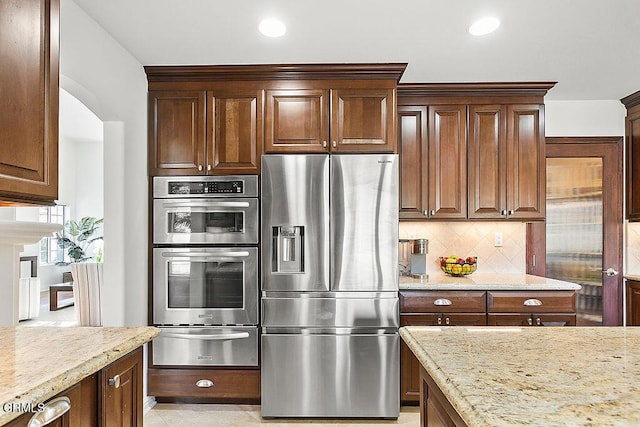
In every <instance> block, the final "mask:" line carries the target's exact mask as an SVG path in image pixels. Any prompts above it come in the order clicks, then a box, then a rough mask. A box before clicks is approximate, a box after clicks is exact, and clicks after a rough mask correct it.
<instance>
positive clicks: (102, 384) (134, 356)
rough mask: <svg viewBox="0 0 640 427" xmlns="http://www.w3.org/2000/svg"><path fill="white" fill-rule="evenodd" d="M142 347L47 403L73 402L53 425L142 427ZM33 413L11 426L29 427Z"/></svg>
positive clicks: (22, 417)
mask: <svg viewBox="0 0 640 427" xmlns="http://www.w3.org/2000/svg"><path fill="white" fill-rule="evenodd" d="M142 370H143V367H142V347H139V348H138V349H136V350H134V351H132V352H130V353H129V354H127V355H126V356H123V357H122V358H120V359H118V360H116V361H115V362H113V363H112V364H110V365H108V366H106V367H104V368H103V369H102V370H100V371H98V372H96V373H94V374H92V375H90V376H88V377H86V378H84V379H82V380H81V381H80V382H78V383H77V384H75V385H73V386H71V387H69V388H68V389H67V390H65V391H63V392H62V393H59V394H58V395H56V396H55V397H53V398H51V399H48V400H47V401H46V402H44V404H45V405H49V404H51V405H55V404H56V403H55V402H56V401H57V399H58V398H61V397H66V398H68V399H69V403H70V409H69V411H68V412H66V413H65V414H64V415H62V417H60V418H58V419H57V420H55V421H54V422H53V423H51V424H47V425H50V426H55V427H92V426H104V427H108V426H114V427H121V426H142V398H143V396H142ZM33 415H34V414H33V413H25V414H23V415H21V416H20V417H18V418H16V419H15V420H13V421H12V422H10V423H9V424H8V426H10V427H18V426H27V425H28V424H29V421H30V420H31V418H32V417H33Z"/></svg>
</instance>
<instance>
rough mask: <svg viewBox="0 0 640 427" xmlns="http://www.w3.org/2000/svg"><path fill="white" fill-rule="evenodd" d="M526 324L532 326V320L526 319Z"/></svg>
mask: <svg viewBox="0 0 640 427" xmlns="http://www.w3.org/2000/svg"><path fill="white" fill-rule="evenodd" d="M527 323H528V324H529V326H533V319H532V318H531V317H529V318H528V319H527Z"/></svg>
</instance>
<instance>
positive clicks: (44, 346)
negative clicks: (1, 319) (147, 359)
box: [0, 326, 160, 425]
mask: <svg viewBox="0 0 640 427" xmlns="http://www.w3.org/2000/svg"><path fill="white" fill-rule="evenodd" d="M159 333H160V331H159V330H158V329H157V328H153V327H136V328H117V327H32V326H17V327H0V403H2V405H3V408H6V407H11V405H9V404H11V403H17V404H27V403H31V404H33V405H36V404H37V403H40V402H43V401H45V400H47V399H49V398H50V397H53V396H55V395H56V394H58V393H60V392H62V391H64V390H66V389H67V388H69V387H70V386H72V385H73V384H75V383H77V382H79V381H81V380H82V379H84V378H85V377H87V376H89V375H91V374H93V373H94V372H97V371H99V370H100V369H102V368H104V367H105V366H107V365H109V364H110V363H111V362H114V361H116V360H118V359H119V358H121V357H122V356H124V355H126V354H127V353H129V352H130V351H132V350H135V349H136V348H138V347H140V346H141V345H143V344H144V343H146V342H148V341H151V340H152V339H153V338H155V337H156V336H158V334H159ZM5 405H6V406H5ZM19 415H20V414H19V413H16V412H7V411H5V410H0V425H3V424H5V423H6V422H8V421H10V420H12V419H14V418H17V417H18V416H19Z"/></svg>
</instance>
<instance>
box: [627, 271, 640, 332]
mask: <svg viewBox="0 0 640 427" xmlns="http://www.w3.org/2000/svg"><path fill="white" fill-rule="evenodd" d="M627 326H640V282H636V281H633V280H628V281H627Z"/></svg>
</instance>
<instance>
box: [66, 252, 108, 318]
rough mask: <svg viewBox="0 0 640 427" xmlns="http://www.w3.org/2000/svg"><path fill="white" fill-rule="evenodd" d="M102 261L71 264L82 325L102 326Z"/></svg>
mask: <svg viewBox="0 0 640 427" xmlns="http://www.w3.org/2000/svg"><path fill="white" fill-rule="evenodd" d="M102 265H103V264H102V263H97V262H83V263H77V264H71V274H72V275H73V299H74V304H75V308H76V319H77V320H78V325H80V326H102V307H101V304H102V301H101V296H102V283H103V279H102Z"/></svg>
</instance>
